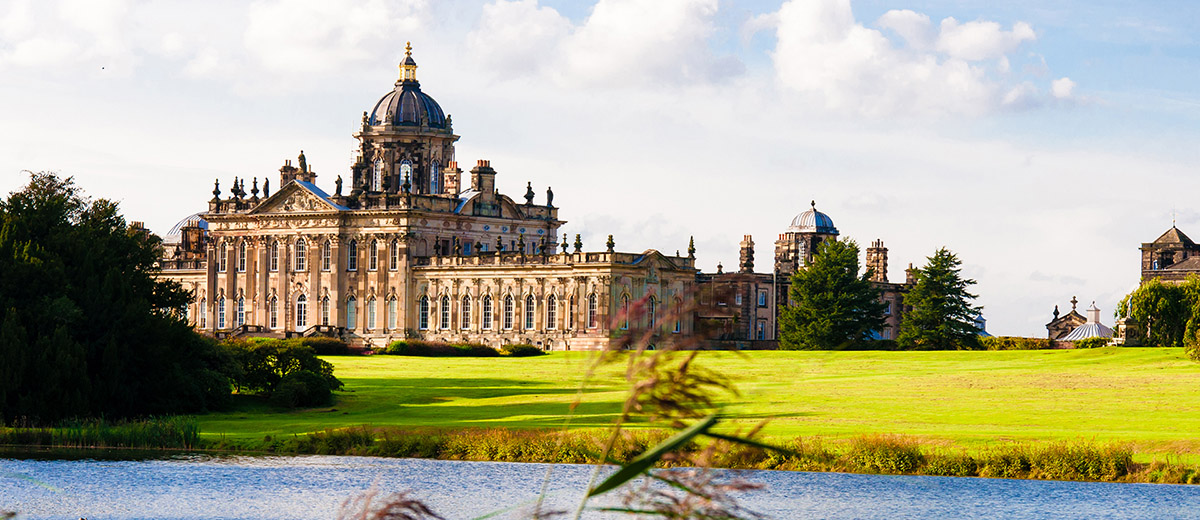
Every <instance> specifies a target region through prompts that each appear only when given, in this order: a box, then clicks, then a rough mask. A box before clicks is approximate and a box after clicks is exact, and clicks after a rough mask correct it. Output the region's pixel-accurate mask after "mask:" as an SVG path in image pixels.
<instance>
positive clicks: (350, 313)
mask: <svg viewBox="0 0 1200 520" xmlns="http://www.w3.org/2000/svg"><path fill="white" fill-rule="evenodd" d="M346 328H347V329H350V330H354V329H356V328H358V299H356V298H355V297H353V296H351V297H349V298H346Z"/></svg>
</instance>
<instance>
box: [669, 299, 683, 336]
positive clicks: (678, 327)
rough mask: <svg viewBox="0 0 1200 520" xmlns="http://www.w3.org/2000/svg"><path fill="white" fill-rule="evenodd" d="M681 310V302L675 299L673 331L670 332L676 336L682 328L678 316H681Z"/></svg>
mask: <svg viewBox="0 0 1200 520" xmlns="http://www.w3.org/2000/svg"><path fill="white" fill-rule="evenodd" d="M682 308H683V300H680V299H676V300H675V330H673V331H671V332H674V333H676V334H679V331H680V330H681V329H682V328H683V327H682V325H683V324H682V323H680V322H679V315H680V314H682V313H681V312H680V310H682Z"/></svg>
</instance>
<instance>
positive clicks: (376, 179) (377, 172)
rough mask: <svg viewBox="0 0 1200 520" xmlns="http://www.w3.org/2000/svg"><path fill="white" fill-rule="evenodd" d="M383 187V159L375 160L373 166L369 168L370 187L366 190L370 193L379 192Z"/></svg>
mask: <svg viewBox="0 0 1200 520" xmlns="http://www.w3.org/2000/svg"><path fill="white" fill-rule="evenodd" d="M382 186H383V159H375V164H374V165H373V167H372V168H371V186H370V187H369V188H368V189H369V190H371V191H379V190H380V188H381V187H382Z"/></svg>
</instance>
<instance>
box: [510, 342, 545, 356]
mask: <svg viewBox="0 0 1200 520" xmlns="http://www.w3.org/2000/svg"><path fill="white" fill-rule="evenodd" d="M500 353H501V354H504V355H505V356H510V357H530V356H544V355H546V351H545V350H542V349H540V348H537V347H535V346H533V345H530V344H527V343H513V344H509V345H504V346H503V347H500Z"/></svg>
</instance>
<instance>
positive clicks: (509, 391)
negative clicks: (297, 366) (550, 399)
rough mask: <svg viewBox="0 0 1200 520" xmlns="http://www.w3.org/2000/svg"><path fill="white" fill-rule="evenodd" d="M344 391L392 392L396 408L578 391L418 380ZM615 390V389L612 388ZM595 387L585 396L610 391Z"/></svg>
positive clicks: (355, 385) (504, 382) (360, 384)
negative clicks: (401, 405) (453, 400)
mask: <svg viewBox="0 0 1200 520" xmlns="http://www.w3.org/2000/svg"><path fill="white" fill-rule="evenodd" d="M343 382H345V383H346V389H347V390H352V391H354V392H356V393H358V394H385V393H388V392H389V391H394V392H396V394H395V395H394V396H389V397H392V398H394V399H397V401H396V402H397V403H398V404H433V403H437V402H441V401H445V400H447V399H454V398H459V399H492V398H497V397H512V396H522V395H567V394H575V393H576V392H578V389H577V388H565V387H562V386H560V385H559V384H557V383H552V382H541V381H537V382H535V381H523V380H518V379H500V378H466V377H460V378H440V377H419V378H403V379H386V380H382V379H349V378H348V379H344V380H343ZM613 389H615V387H614V388H613ZM613 389H609V388H604V387H598V388H588V389H585V390H584V393H586V394H591V393H597V392H606V391H612V390H613Z"/></svg>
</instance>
